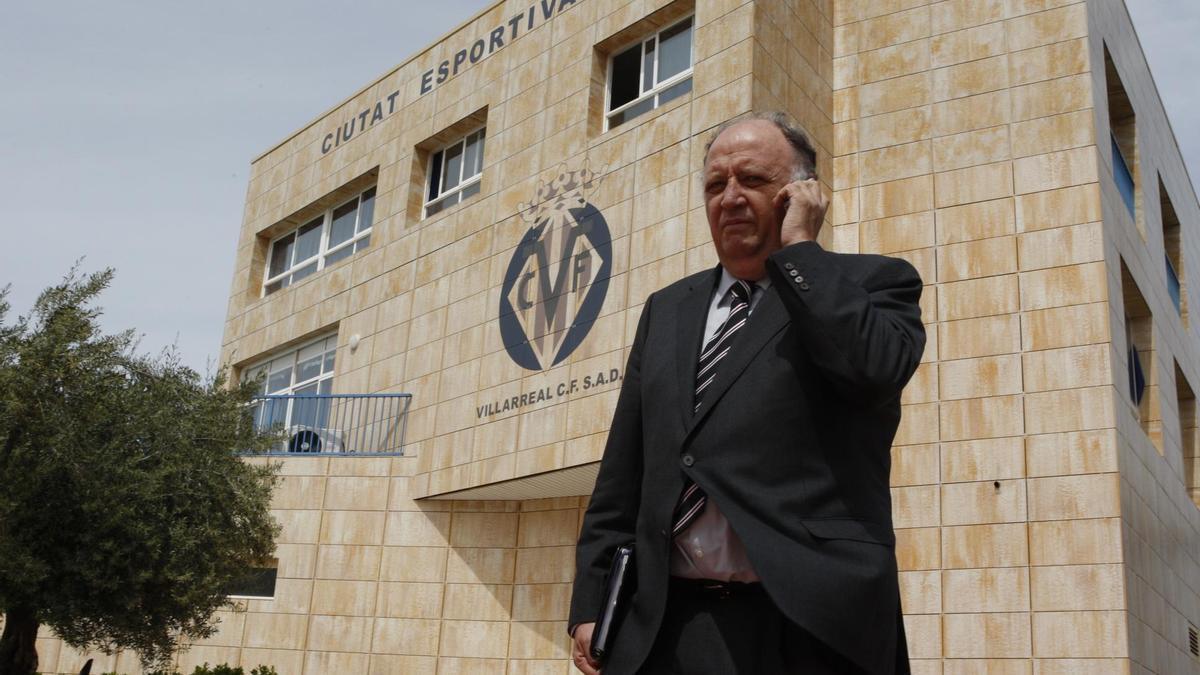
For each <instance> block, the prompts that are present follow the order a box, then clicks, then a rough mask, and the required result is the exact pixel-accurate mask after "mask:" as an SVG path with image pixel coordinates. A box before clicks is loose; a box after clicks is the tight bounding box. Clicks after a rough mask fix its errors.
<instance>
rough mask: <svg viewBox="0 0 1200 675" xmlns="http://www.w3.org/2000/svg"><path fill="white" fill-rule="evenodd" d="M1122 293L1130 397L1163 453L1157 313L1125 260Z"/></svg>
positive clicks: (1122, 263) (1122, 273)
mask: <svg viewBox="0 0 1200 675" xmlns="http://www.w3.org/2000/svg"><path fill="white" fill-rule="evenodd" d="M1121 293H1122V296H1123V298H1124V302H1125V349H1126V352H1125V356H1126V362H1125V368H1126V373H1127V375H1128V378H1129V398H1130V402H1132V403H1133V408H1134V411H1133V412H1134V416H1135V417H1137V420H1138V423H1139V424H1141V427H1142V431H1145V432H1146V436H1148V437H1149V438H1150V441H1151V442H1152V443H1153V444H1154V448H1155V450H1158V454H1160V455H1161V454H1163V440H1162V412H1161V407H1160V405H1159V392H1158V376H1157V374H1156V373H1157V372H1158V369H1157V368H1156V367H1155V363H1154V359H1155V356H1154V346H1155V345H1154V315H1153V314H1152V313H1151V312H1150V306H1149V305H1147V304H1146V298H1145V296H1144V295H1142V292H1141V290H1140V289H1139V288H1138V286H1137V283H1136V282H1135V281H1134V280H1133V275H1132V274H1130V273H1129V268H1128V267H1126V266H1125V261H1124V260H1122V261H1121Z"/></svg>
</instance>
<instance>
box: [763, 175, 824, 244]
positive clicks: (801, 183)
mask: <svg viewBox="0 0 1200 675" xmlns="http://www.w3.org/2000/svg"><path fill="white" fill-rule="evenodd" d="M775 210H776V212H777V213H780V214H781V218H780V223H781V224H780V229H779V241H780V243H782V244H783V245H784V246H788V245H790V244H795V243H797V242H801V241H816V239H817V233H818V232H820V231H821V225H822V224H824V222H825V212H826V211H827V210H829V199H828V198H827V197H826V196H825V193H824V192H822V191H821V184H820V183H818V182H817V181H816V179H813V178H809V179H807V180H798V181H796V182H794V183H789V184H787V185H785V186H783V189H782V190H780V191H779V194H777V195H775Z"/></svg>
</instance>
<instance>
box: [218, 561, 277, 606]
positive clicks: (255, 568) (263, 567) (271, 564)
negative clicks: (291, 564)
mask: <svg viewBox="0 0 1200 675" xmlns="http://www.w3.org/2000/svg"><path fill="white" fill-rule="evenodd" d="M259 572H274V574H273V575H271V576H272V578H271V595H247V594H244V593H226V594H225V598H226V599H228V600H274V599H275V597H276V595H277V594H278V592H279V559H278V558H270V559H268V560H264V561H262V562H260V563H259V564H257V565H248V566H247V567H246V572H245V573H244V574H242V575H241V576H239V577H238V578H237V579H234V580H233V583H234V584H236V583H237V582H240V581H243V580H245V579H247V578H248V577H250V575H251V574H255V573H259ZM229 590H238V589H235V588H231V589H229Z"/></svg>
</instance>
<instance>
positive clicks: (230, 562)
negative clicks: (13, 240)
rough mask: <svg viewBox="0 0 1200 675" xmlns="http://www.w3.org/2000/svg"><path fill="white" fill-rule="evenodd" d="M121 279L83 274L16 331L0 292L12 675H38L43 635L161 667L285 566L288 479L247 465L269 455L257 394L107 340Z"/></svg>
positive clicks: (3, 649)
mask: <svg viewBox="0 0 1200 675" xmlns="http://www.w3.org/2000/svg"><path fill="white" fill-rule="evenodd" d="M112 276H113V274H112V270H105V271H103V272H99V273H95V274H90V275H82V274H79V273H78V272H76V271H74V270H73V271H72V272H71V273H70V274H69V275H68V276H67V277H66V279H64V281H63V282H62V283H61V284H59V285H56V286H53V287H51V288H48V289H46V290H45V291H44V292H43V293H42V294H41V295H40V296H39V297H38V299H37V301H36V302H35V304H34V306H33V308H32V311H31V312H30V314H29V315H28V316H22V317H19V318H17V319H15V320H13V321H11V322H10V321H9V320H8V311H9V303H8V302H7V300H6V296H7V292H6V291H5V292H0V611H2V612H3V613H4V629H3V634H2V636H0V675H28V674H30V673H33V672H34V671H35V669H36V667H37V652H36V644H35V642H34V640H35V637H36V635H37V631H38V628H39V626H46V627H48V628H50V629H51V630H52V631H53V632H54V633H55V634H56V635H58V636H59V637H61V638H62V639H63V640H64V641H65V642H66V643H67V644H69V645H71V646H73V647H76V648H80V649H99V650H102V651H105V652H107V653H112V652H113V651H114V650H118V649H128V650H134V651H136V652H137V653H138V654H139V656H140V657H141V659H142V661H143V663H144V664H146V665H147V666H150V665H164V664H166V663H168V662H169V660H170V658H171V656H172V655H173V653H174V652H175V650H176V649H177V648H178V646H179V645H180V644H181V643H182V642H187V641H192V640H196V639H201V638H204V637H206V636H209V635H211V634H212V633H213V632H214V631H215V630H216V623H217V621H216V619H215V618H214V613H215V612H216V611H217V610H218V609H220V608H221V607H222V606H225V605H227V602H228V601H227V599H226V596H225V591H226V590H227V589H228V586H229V583H230V582H231V580H233V579H235V578H236V577H237V576H238V575H240V574H243V573H244V572H245V571H246V569H247V568H248V567H250V566H253V565H254V564H256V563H259V562H260V561H262V560H263V559H265V558H267V557H269V556H270V555H271V554H272V552H273V550H274V537H275V534H276V533H277V530H278V526H277V525H276V524H275V523H274V521H273V520H272V518H271V516H270V514H269V513H268V507H269V502H270V495H271V489H272V487H273V485H274V482H275V472H274V470H273V469H272V468H271V467H268V466H255V465H251V464H248V463H246V462H243V461H241V460H240V459H239V458H238V457H237V455H236V453H237V452H238V451H255V450H262V449H264V448H265V447H266V446H267V445H268V444H269V442H270V440H271V439H269V438H267V437H265V436H264V435H263V434H260V433H258V432H257V431H256V430H255V429H254V426H253V424H252V422H251V418H250V413H249V409H248V406H247V403H248V401H249V400H250V397H251V396H252V395H253V392H252V388H251V386H250V385H246V386H227V383H226V382H225V381H224V378H223V377H222V376H221V375H219V374H218V375H217V376H213V377H201V376H200V375H199V374H197V373H196V371H194V370H192V369H190V368H187V367H186V366H184V365H182V364H181V363H180V361H179V358H178V357H177V356H176V355H175V354H174V352H173V351H167V352H164V353H163V354H162V355H159V356H157V357H147V356H141V355H138V354H137V353H136V347H137V345H136V340H135V338H134V335H133V333H132V332H128V331H127V332H123V333H118V334H115V335H106V334H104V333H103V332H102V331H101V330H100V327H99V325H98V317H99V310H98V309H96V308H95V307H94V306H93V302H94V300H95V298H96V296H97V295H98V294H99V293H100V292H101V291H102V290H104V289H105V288H106V287H107V286H108V284H109V282H110V281H111V279H112Z"/></svg>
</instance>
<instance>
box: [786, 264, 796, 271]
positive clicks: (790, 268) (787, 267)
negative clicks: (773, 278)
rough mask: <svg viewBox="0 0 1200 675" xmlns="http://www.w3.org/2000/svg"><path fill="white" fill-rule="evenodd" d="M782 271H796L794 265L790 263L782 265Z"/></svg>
mask: <svg viewBox="0 0 1200 675" xmlns="http://www.w3.org/2000/svg"><path fill="white" fill-rule="evenodd" d="M783 269H785V270H794V269H796V266H795V265H793V264H792V263H784V264H783Z"/></svg>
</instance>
